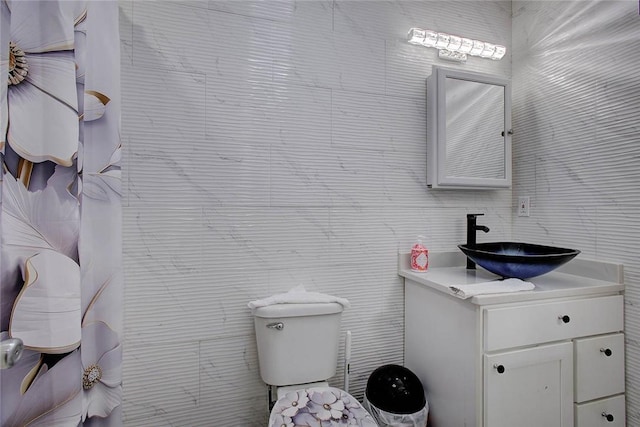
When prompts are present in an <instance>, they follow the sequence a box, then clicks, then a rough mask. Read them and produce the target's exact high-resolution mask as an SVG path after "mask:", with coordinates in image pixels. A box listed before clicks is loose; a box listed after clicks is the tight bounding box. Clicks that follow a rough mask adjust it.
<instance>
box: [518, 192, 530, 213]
mask: <svg viewBox="0 0 640 427" xmlns="http://www.w3.org/2000/svg"><path fill="white" fill-rule="evenodd" d="M529 206H530V200H529V196H520V197H518V216H529Z"/></svg>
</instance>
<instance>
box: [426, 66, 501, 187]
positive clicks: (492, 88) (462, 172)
mask: <svg viewBox="0 0 640 427" xmlns="http://www.w3.org/2000/svg"><path fill="white" fill-rule="evenodd" d="M511 134H512V132H511V83H510V82H509V80H508V79H506V78H502V77H496V76H491V75H487V74H480V73H474V72H467V71H461V70H455V69H448V68H443V67H438V66H434V67H433V72H432V74H431V75H430V76H429V77H428V78H427V185H428V187H430V188H434V189H478V190H481V189H483V190H484V189H499V188H509V187H511Z"/></svg>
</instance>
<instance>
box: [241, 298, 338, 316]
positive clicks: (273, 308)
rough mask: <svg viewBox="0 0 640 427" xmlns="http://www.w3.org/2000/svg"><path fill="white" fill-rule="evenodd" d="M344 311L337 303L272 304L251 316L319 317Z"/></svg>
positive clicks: (259, 308) (255, 311)
mask: <svg viewBox="0 0 640 427" xmlns="http://www.w3.org/2000/svg"><path fill="white" fill-rule="evenodd" d="M342 310H344V308H343V307H342V304H338V303H337V302H323V303H308V304H272V305H268V306H265V307H258V308H256V309H255V310H254V312H253V315H254V316H256V317H262V318H265V319H272V318H278V317H301V316H319V315H323V314H334V313H340V312H342Z"/></svg>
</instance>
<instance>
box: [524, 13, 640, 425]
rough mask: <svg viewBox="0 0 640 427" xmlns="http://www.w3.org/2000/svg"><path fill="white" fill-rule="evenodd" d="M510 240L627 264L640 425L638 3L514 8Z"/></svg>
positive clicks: (630, 363) (632, 389) (629, 353)
mask: <svg viewBox="0 0 640 427" xmlns="http://www.w3.org/2000/svg"><path fill="white" fill-rule="evenodd" d="M512 60H513V69H512V73H513V88H514V92H513V107H514V114H513V128H514V132H515V134H514V138H513V146H514V171H515V173H514V183H515V185H514V188H513V196H514V198H515V197H517V196H520V195H521V196H525V195H526V196H530V197H531V216H530V217H529V218H519V217H514V220H513V237H514V238H515V239H520V240H528V241H535V242H538V243H542V244H553V245H557V246H566V247H572V248H577V249H580V250H581V251H582V252H583V254H582V255H581V256H585V257H589V258H598V259H608V260H613V261H616V262H621V263H624V270H625V279H626V295H625V302H626V304H625V329H626V362H627V371H626V372H627V425H630V426H638V425H640V310H639V308H638V307H640V261H639V258H638V247H639V246H640V220H639V219H638V218H639V216H638V211H639V210H640V191H638V187H639V186H640V168H639V167H638V164H639V163H638V162H639V160H640V133H639V127H638V123H640V75H639V74H638V64H640V14H639V13H638V2H637V1H635V0H628V1H558V2H554V1H549V2H547V1H543V2H541V1H514V2H513V57H512Z"/></svg>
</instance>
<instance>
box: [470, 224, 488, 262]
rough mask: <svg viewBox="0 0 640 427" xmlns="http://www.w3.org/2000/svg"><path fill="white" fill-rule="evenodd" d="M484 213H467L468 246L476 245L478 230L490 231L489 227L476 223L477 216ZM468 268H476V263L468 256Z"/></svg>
mask: <svg viewBox="0 0 640 427" xmlns="http://www.w3.org/2000/svg"><path fill="white" fill-rule="evenodd" d="M480 215H484V214H467V247H468V248H474V247H475V246H476V231H477V230H480V231H484V232H485V233H488V232H489V227H487V226H485V225H478V224H476V218H477V217H478V216H480ZM467 269H470V270H475V269H476V263H475V262H473V261H471V259H470V258H469V257H467Z"/></svg>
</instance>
